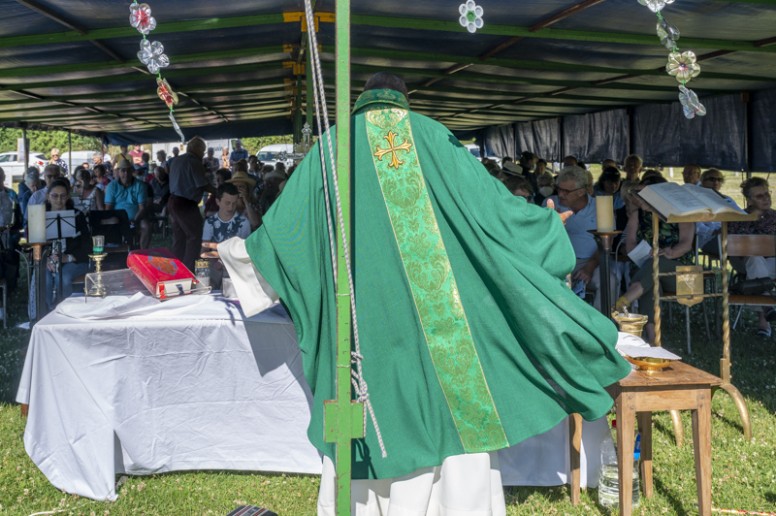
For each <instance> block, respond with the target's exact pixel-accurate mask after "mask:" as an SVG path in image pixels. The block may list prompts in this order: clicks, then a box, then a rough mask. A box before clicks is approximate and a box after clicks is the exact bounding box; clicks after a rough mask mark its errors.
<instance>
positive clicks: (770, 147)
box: [751, 89, 776, 172]
mask: <svg viewBox="0 0 776 516" xmlns="http://www.w3.org/2000/svg"><path fill="white" fill-rule="evenodd" d="M751 102H752V110H751V116H752V120H751V127H752V134H751V140H752V156H751V160H752V163H751V166H752V170H757V171H761V172H770V171H772V170H773V169H774V168H776V116H774V115H776V89H772V90H763V91H755V92H754V93H753V94H752V98H751Z"/></svg>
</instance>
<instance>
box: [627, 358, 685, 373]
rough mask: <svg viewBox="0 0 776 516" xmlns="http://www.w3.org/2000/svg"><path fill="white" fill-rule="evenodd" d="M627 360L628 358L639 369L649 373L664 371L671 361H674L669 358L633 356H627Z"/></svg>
mask: <svg viewBox="0 0 776 516" xmlns="http://www.w3.org/2000/svg"><path fill="white" fill-rule="evenodd" d="M625 360H627V361H628V362H630V363H631V364H634V365H635V366H636V367H637V368H638V370H639V371H644V372H647V373H654V372H656V371H662V370H663V369H665V368H666V367H668V366H670V365H671V362H673V360H668V359H667V358H653V357H636V358H633V357H629V356H626V357H625Z"/></svg>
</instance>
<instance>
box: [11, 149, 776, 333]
mask: <svg viewBox="0 0 776 516" xmlns="http://www.w3.org/2000/svg"><path fill="white" fill-rule="evenodd" d="M55 151H56V152H55ZM482 162H483V165H484V166H485V168H486V169H487V170H488V171H489V172H490V174H491V175H493V176H495V177H496V178H497V179H499V180H500V181H502V182H503V183H504V185H505V186H506V188H507V189H508V190H509V191H510V192H511V193H512V194H513V195H515V196H519V197H522V198H523V199H525V202H529V203H535V204H538V205H542V206H547V205H548V204H551V205H552V206H554V208H555V209H556V210H557V211H559V212H565V211H572V212H573V213H574V216H572V217H570V218H569V219H568V220H567V222H566V231H567V233H568V236H569V240H570V241H571V244H572V247H573V250H574V253H575V255H576V258H577V264H576V267H575V268H574V270H573V272H572V274H571V276H570V278H569V281H570V286H571V288H573V289H574V291H575V292H576V293H577V294H578V295H580V296H581V297H583V298H587V299H588V300H589V301H590V302H591V303H593V304H594V305H595V306H596V307H597V308H600V304H601V291H600V286H601V278H600V267H599V253H598V247H597V244H596V241H595V238H594V236H593V234H592V233H591V230H595V229H596V220H597V217H596V203H595V200H594V199H595V197H596V196H599V195H610V196H612V197H613V206H614V210H615V221H616V229H617V230H619V231H622V232H623V233H622V236H621V237H620V240H621V245H620V246H618V249H619V250H620V251H621V253H622V254H623V255H625V254H627V253H628V252H630V251H631V250H632V249H633V248H635V247H636V246H637V245H638V243H639V242H640V241H641V240H646V241H647V242H648V243H651V241H652V220H651V216H652V214H651V212H650V211H649V210H647V209H646V207H645V206H644V205H643V203H642V202H641V201H640V198H639V197H638V196H635V195H634V194H635V193H637V192H638V191H640V190H641V189H643V188H645V187H646V186H649V185H653V184H658V183H662V182H666V181H667V179H666V178H665V177H664V176H663V175H662V173H661V172H660V171H658V170H654V169H647V170H644V169H643V162H642V160H641V158H640V157H639V156H637V155H630V156H628V157H626V158H625V160H624V161H623V165H622V167H620V166H619V165H618V163H617V162H616V161H615V160H612V159H607V160H604V161H603V162H602V163H601V174H600V175H599V177H598V178H594V177H593V175H592V173H591V172H590V171H588V169H587V167H586V166H585V164H584V163H582V162H581V161H580V160H578V159H577V158H576V157H574V156H566V157H565V158H563V159H562V160H561V163H559V164H558V165H559V171H558V173H557V174H553V172H552V170H551V169H550V168H549V166H548V163H547V162H546V161H545V160H542V159H540V158H539V157H538V156H536V155H535V154H533V153H532V152H529V151H526V152H523V153H522V154H521V155H520V157H519V159H518V160H517V162H515V161H514V160H512V159H511V158H509V157H505V158H503V159H502V160H501V163H500V164H499V163H497V162H496V161H495V160H491V159H488V158H485V159H483V160H482ZM63 164H64V162H63V161H62V160H61V159H60V157H59V151H58V150H57V149H52V152H51V161H50V163H49V164H48V165H46V166H45V167H44V169H43V171H42V174H41V172H40V171H38V170H37V169H36V168H35V167H31V168H30V169H29V170H28V171H27V173H26V175H25V177H24V181H23V183H21V184H20V185H19V193H18V195H17V194H16V192H14V191H13V190H10V189H7V188H5V189H3V190H0V226H1V225H3V224H5V226H6V228H8V227H10V226H11V225H12V222H11V221H12V220H15V221H16V222H15V224H16V231H15V232H14V231H11V232H10V233H11V234H14V235H16V238H17V241H18V235H19V231H18V229H19V228H21V226H22V224H24V222H25V221H26V219H27V213H28V206H29V205H34V204H44V203H45V204H46V206H47V209H49V210H58V209H75V210H76V212H77V213H78V214H79V215H78V217H77V219H76V220H77V223H78V225H79V232H80V233H82V235H84V237H83V238H81V239H77V240H73V239H67V241H66V242H63V243H62V245H61V246H60V248H61V249H63V250H64V251H63V253H62V254H61V257H62V260H61V262H62V263H61V264H60V263H59V260H60V257H59V255H53V256H54V258H55V260H54V261H52V262H50V265H51V264H54V263H56V267H54V266H53V265H52V267H50V268H49V272H50V275H48V276H47V285H50V287H51V288H50V290H49V295H51V294H52V291H53V290H52V289H55V288H57V287H56V283H57V281H59V277H58V274H59V273H60V271H61V276H62V283H63V285H62V286H61V287H60V288H61V294H59V295H57V296H56V298H58V299H61V298H62V297H63V296H66V295H69V293H70V292H72V280H73V279H75V278H76V277H78V276H79V275H83V273H84V272H85V271H86V270H87V267H88V264H87V261H88V259H87V257H86V254H88V252H87V251H88V249H87V250H86V251H84V249H86V247H84V246H86V244H84V242H87V244H88V241H89V237H90V228H89V226H88V222H89V214H90V213H91V212H101V211H105V210H122V211H123V212H124V214H125V218H126V220H127V221H128V227H127V228H126V235H125V240H126V243H128V244H130V245H132V246H134V247H140V248H147V247H149V246H150V244H151V235H152V232H153V230H154V228H158V227H164V226H166V225H167V224H169V225H170V226H171V228H172V234H173V252H174V253H175V254H176V256H178V257H179V258H181V260H183V262H184V264H186V265H187V266H188V267H190V268H192V269H193V267H194V263H193V262H194V260H195V259H196V258H197V257H198V256H199V255H200V253H201V251H202V249H201V244H202V242H217V243H218V242H222V241H224V240H226V239H228V238H231V237H233V236H239V237H241V238H246V237H247V236H248V235H249V234H250V232H251V231H252V230H254V229H256V228H257V227H258V226H259V225H261V220H262V216H263V215H264V213H266V211H267V210H268V209H269V208H270V206H271V205H272V203H273V202H274V200H275V199H276V198H277V197H278V195H280V193H281V192H282V190H283V186H284V185H285V182H286V181H287V180H288V178H289V177H290V176H291V174H292V173H293V170H294V167H291V168H289V169H288V170H286V167H285V164H284V163H283V162H282V161H279V162H277V163H276V164H275V165H274V166H273V165H267V164H262V163H261V162H260V161H259V160H258V159H257V157H256V156H255V155H251V154H250V153H249V152H248V150H247V149H245V148H244V147H243V146H242V144H241V142H239V141H238V142H236V145H235V149H234V150H233V151H232V152H231V154H229V153H228V152H227V151H226V150H225V151H224V153H223V154H222V155H221V156H220V158H218V157H216V156H215V150H214V149H213V148H212V147H211V148H207V147H206V144H205V141H204V140H202V139H201V138H196V137H195V138H193V139H192V140H191V141H190V142H189V143H188V145H187V148H186V152H185V153H183V154H181V153H180V151H179V149H178V148H177V147H175V148H173V150H172V156H169V157H168V156H167V154H166V152H165V151H163V150H162V151H159V152H157V153H156V161H154V162H150V155H149V153H147V152H144V150H143V147H142V146H136V147H135V148H132V149H131V150H130V149H129V148H128V147H127V146H121V147H120V152H119V153H118V154H117V155H116V156H114V157H113V158H112V159H111V160H110V161H105V160H104V159H103V155H102V154H101V153H95V154H94V157H93V160H92V163H83V164H82V165H79V166H78V167H76V168H75V170H74V171H73V173H72V174H70V175H69V177H68V174H67V169H66V167H63ZM111 164H113V165H111ZM41 175H42V178H41ZM682 177H683V179H684V182H685V183H691V184H696V185H699V186H702V187H704V188H710V189H713V190H715V191H716V192H718V193H719V192H720V189H721V187H722V185H723V183H724V181H725V176H724V174H723V173H722V172H721V171H720V170H718V169H715V168H710V169H707V170H705V171H704V170H702V169H701V167H700V166H698V165H687V166H686V167H684V169H683V171H682ZM0 178H3V172H2V169H0ZM0 184H2V183H0ZM742 189H743V190H742V192H743V197H744V198H745V199H746V203H747V205H746V210H747V211H748V212H750V213H753V214H757V215H758V216H759V218H758V220H757V221H756V222H752V223H731V224H730V227H729V230H730V232H731V233H745V234H775V233H776V212H774V210H773V209H772V206H771V197H770V191H769V185H768V183H767V181H766V180H765V179H763V178H760V177H753V178H751V179H749V180H747V181H746V182H745V183H744V184H743V185H742ZM720 195H721V194H720ZM723 197H724V198H725V200H726V201H727V202H729V203H732V204H733V205H735V204H736V203H735V201H734V200H733V199H731V198H730V197H727V196H723ZM6 205H8V206H13V207H15V209H17V210H18V212H19V213H18V215H17V216H16V218H15V219H13V217H11V216H10V215H9V214H7V213H6V212H8V210H9V208H8V206H6ZM6 219H7V222H5V223H3V222H2V221H3V220H6ZM719 232H720V223H718V222H709V223H700V222H699V223H695V224H693V223H684V224H668V223H664V222H662V221H661V222H660V224H659V242H660V252H659V264H658V265H659V269H660V271H661V272H668V271H673V270H674V268H675V267H676V266H677V265H681V264H688V263H693V262H694V261H695V255H696V250H699V251H700V252H703V253H706V254H709V255H711V256H718V254H719V244H718V238H717V235H718V234H719ZM9 245H10V248H13V245H14V242H10V244H9V243H7V242H6V243H5V246H4V248H3V249H4V250H6V251H7V249H9ZM733 265H734V267H735V268H736V269H737V270H739V271H740V272H741V274H746V277H747V278H748V279H757V278H764V279H766V281H765V282H764V283H763V284H764V285H766V287H765V288H768V287H770V288H772V287H773V282H770V283H769V282H768V281H767V278H770V279H771V280H773V279H774V278H776V272H775V271H776V265H775V264H774V258H763V257H751V258H749V259H741V260H738V261H735V260H734V261H733ZM0 267H2V270H1V271H0V272H2V275H3V276H4V277H5V278H6V279H7V281H8V284H9V285H11V286H15V283H16V277H17V276H18V272H17V271H18V255H16V253H10V254H9V253H7V252H4V253H3V254H2V255H1V256H0ZM611 269H612V270H611V274H612V277H611V278H610V281H609V284H610V285H611V286H612V292H611V293H610V297H609V299H617V301H616V303H615V305H616V307H617V308H623V307H626V306H629V307H631V308H634V307H633V306H632V305H633V304H634V303H636V302H638V307H636V308H638V309H639V311H640V312H641V313H644V314H646V315H648V316H650V320H651V318H652V309H653V307H652V303H653V301H652V289H653V285H652V262H651V259H649V260H647V261H646V262H644V263H643V264H641V266H640V267H636V266H635V265H634V264H628V261H627V260H626V259H622V260H617V261H616V263H615V264H614V266H613V267H612V268H611ZM222 275H223V271H222V270H221V267H219V265H218V263H217V262H214V263H211V283H212V284H213V285H214V286H216V287H217V286H219V285H220V282H221V276H222ZM12 278H13V280H12ZM660 282H661V288H664V289H666V290H668V291H673V290H675V279H674V277H672V276H664V277H661V279H660ZM56 291H57V292H58V291H59V290H56ZM47 300H48V301H49V302H50V303H53V302H54V301H55V299H54V297H49V298H47ZM775 319H776V312H774V310H770V311H765V310H763V311H761V312H760V313H759V323H758V332H759V334H760V335H763V336H770V334H771V327H770V322H771V321H773V320H775ZM653 338H654V328H653V327H652V326H651V325H648V326H647V339H648V340H650V341H651V340H652V339H653Z"/></svg>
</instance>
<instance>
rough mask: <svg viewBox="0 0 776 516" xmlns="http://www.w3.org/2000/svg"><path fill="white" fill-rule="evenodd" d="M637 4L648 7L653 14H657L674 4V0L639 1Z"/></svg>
mask: <svg viewBox="0 0 776 516" xmlns="http://www.w3.org/2000/svg"><path fill="white" fill-rule="evenodd" d="M639 3H640V4H641V5H644V6H646V7H648V8H649V10H650V11H652V12H653V13H659V12H660V11H662V10H663V7H665V6H666V5H668V4H672V3H674V0H639Z"/></svg>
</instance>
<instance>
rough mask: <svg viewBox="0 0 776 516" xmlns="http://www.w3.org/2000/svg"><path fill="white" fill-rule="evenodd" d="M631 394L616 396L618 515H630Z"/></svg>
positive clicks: (631, 483)
mask: <svg viewBox="0 0 776 516" xmlns="http://www.w3.org/2000/svg"><path fill="white" fill-rule="evenodd" d="M631 396H632V395H631V394H629V393H622V394H620V395H619V396H618V397H617V400H616V401H615V406H616V407H617V409H616V410H617V463H618V466H619V468H618V478H619V483H620V515H621V516H630V515H631V511H632V506H631V504H632V502H633V445H634V443H633V441H634V438H633V432H634V431H635V426H636V425H635V419H636V414H635V413H634V410H633V407H634V400H633V399H631Z"/></svg>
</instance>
